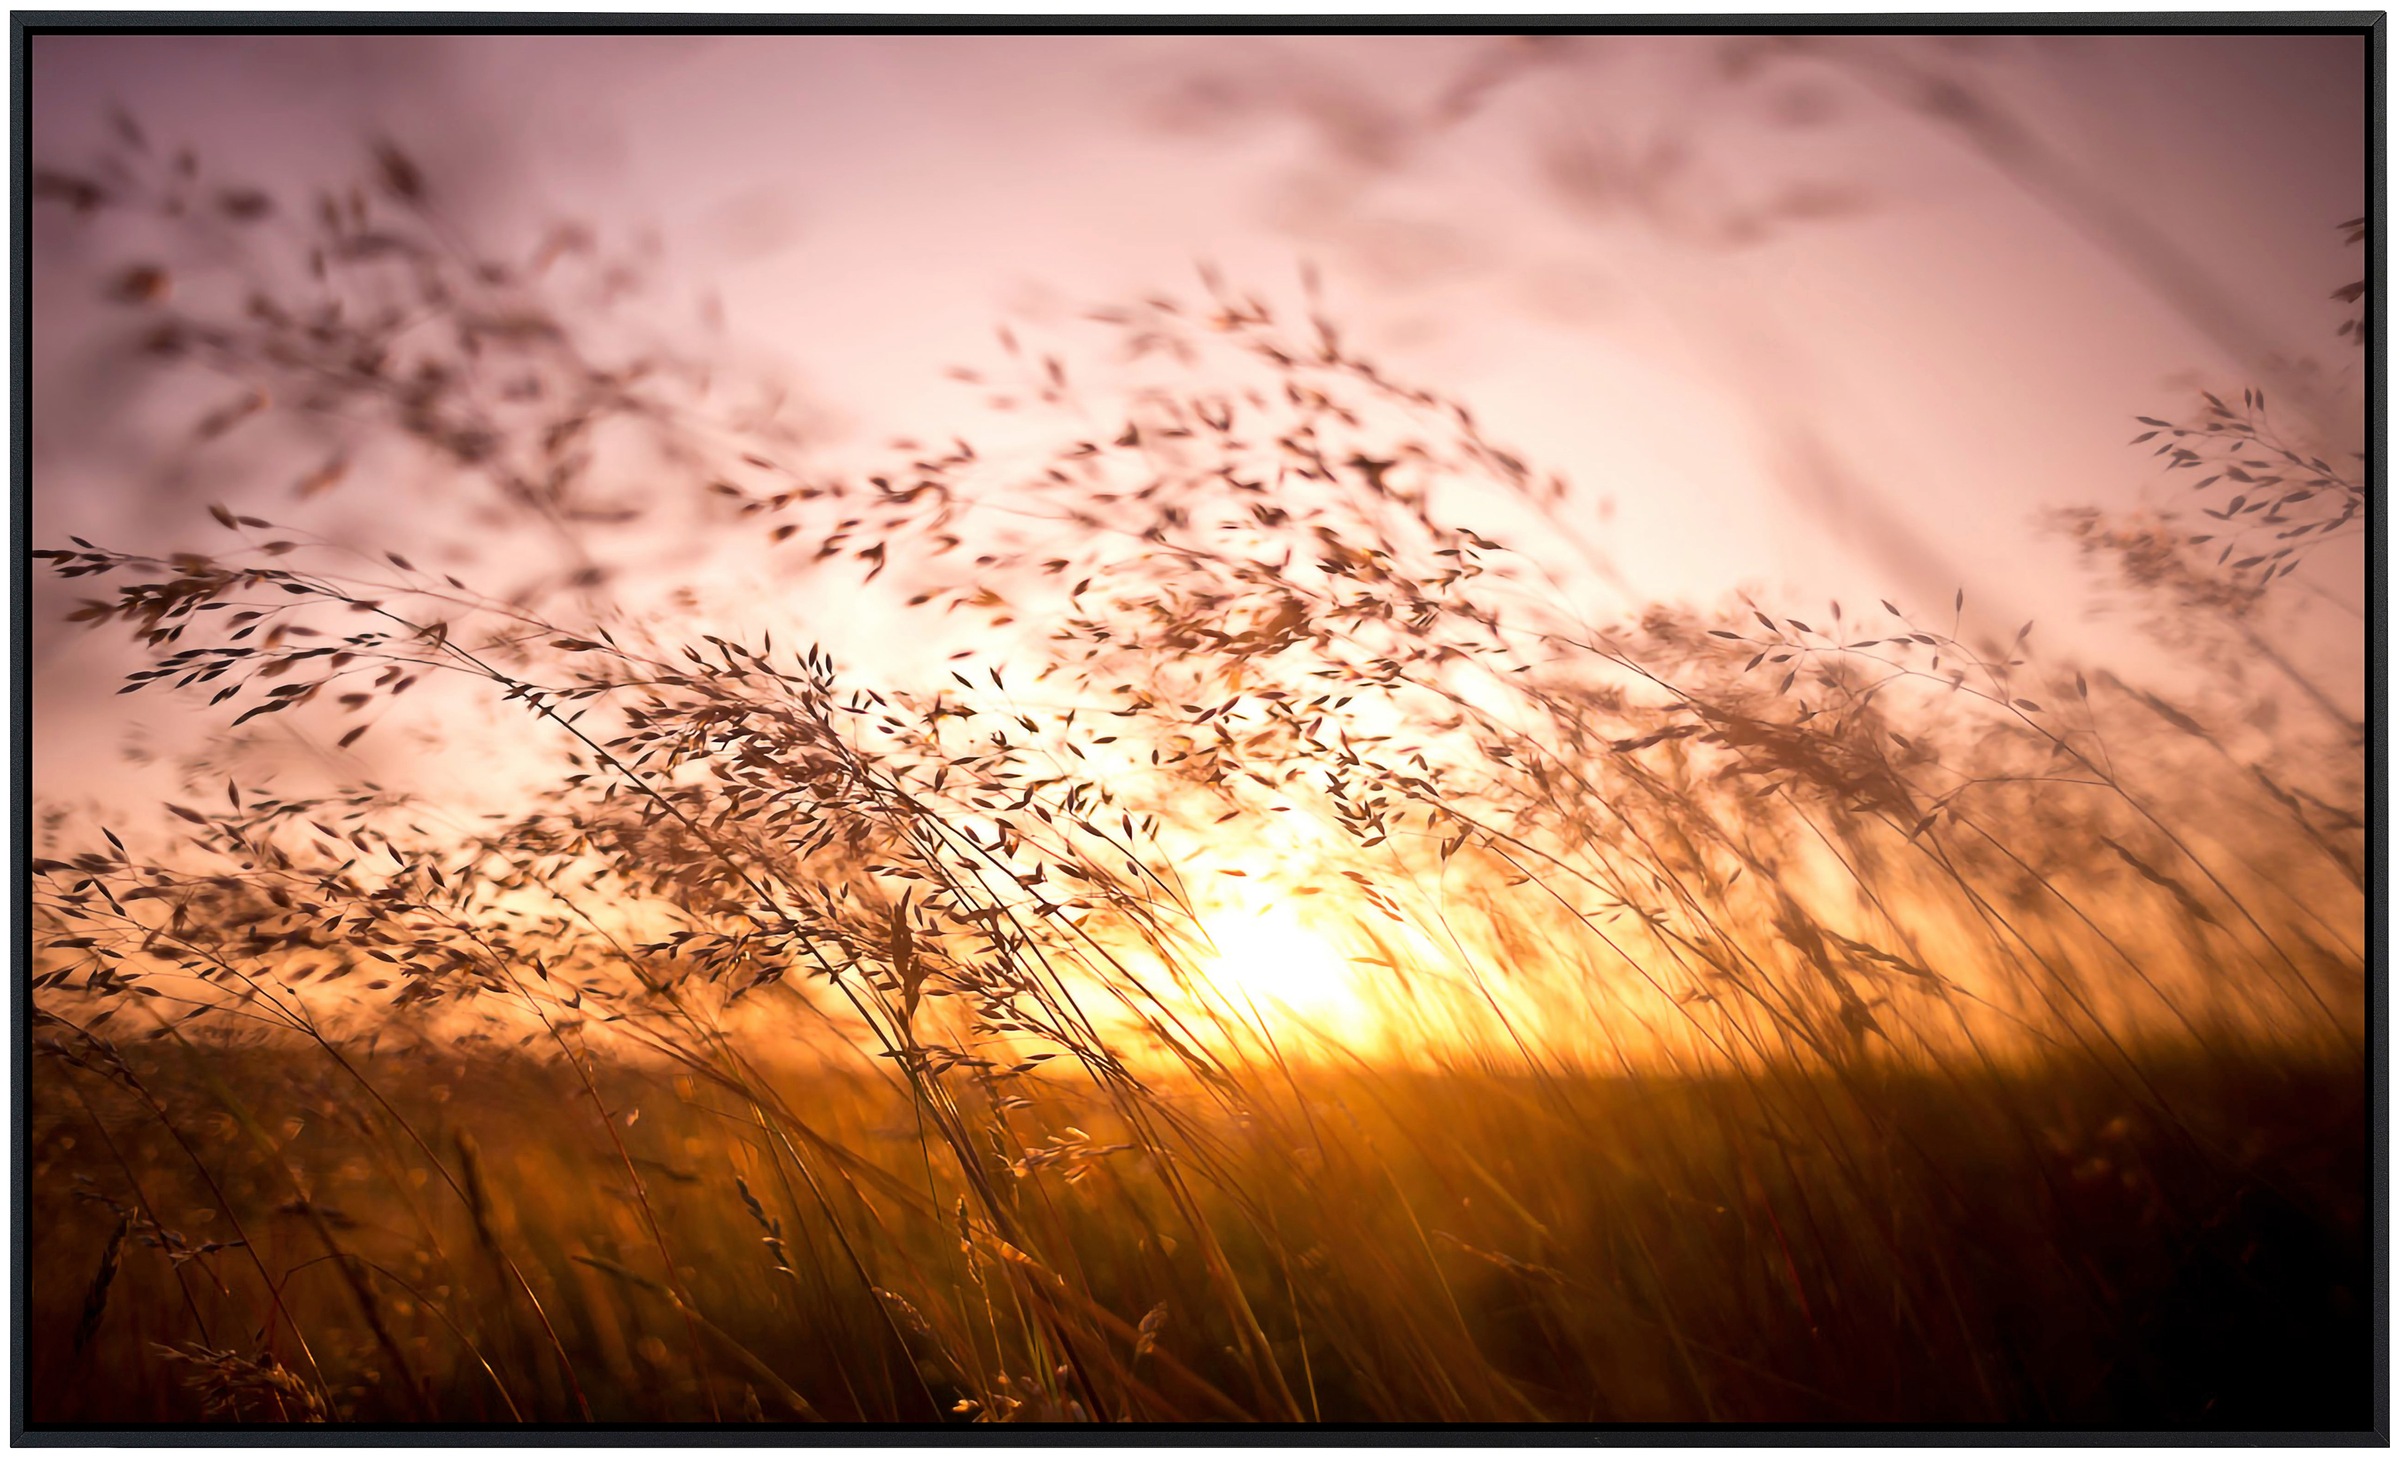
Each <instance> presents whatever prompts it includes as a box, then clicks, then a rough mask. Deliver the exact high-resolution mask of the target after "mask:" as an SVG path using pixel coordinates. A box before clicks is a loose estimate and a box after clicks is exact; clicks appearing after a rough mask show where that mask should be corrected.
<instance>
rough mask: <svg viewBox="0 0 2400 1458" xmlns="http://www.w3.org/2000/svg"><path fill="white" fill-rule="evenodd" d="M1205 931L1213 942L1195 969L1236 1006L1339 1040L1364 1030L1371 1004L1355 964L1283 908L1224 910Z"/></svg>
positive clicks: (1370, 1016) (1369, 1023) (1347, 1039)
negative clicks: (1212, 947)
mask: <svg viewBox="0 0 2400 1458" xmlns="http://www.w3.org/2000/svg"><path fill="white" fill-rule="evenodd" d="M1208 934H1209V937H1210V939H1211V940H1212V941H1214V942H1215V943H1216V950H1215V952H1214V954H1213V955H1211V956H1209V957H1208V958H1207V959H1206V960H1205V961H1204V962H1203V964H1202V968H1201V970H1202V972H1203V973H1204V975H1206V976H1207V978H1208V979H1209V981H1210V983H1211V984H1213V986H1214V987H1215V989H1216V991H1217V993H1218V995H1220V996H1222V997H1223V998H1225V1000H1226V1001H1228V1002H1230V1003H1232V1004H1234V1005H1235V1006H1236V1007H1242V1008H1246V1009H1248V1010H1250V1011H1253V1012H1256V1013H1257V1014H1258V1015H1259V1016H1260V1017H1261V1018H1262V1019H1271V1020H1272V1021H1273V1022H1276V1023H1292V1024H1298V1025H1299V1026H1301V1027H1304V1028H1306V1029H1308V1030H1309V1031H1311V1032H1314V1033H1317V1034H1321V1035H1323V1036H1326V1037H1329V1038H1333V1039H1335V1040H1337V1041H1341V1042H1344V1043H1355V1042H1357V1041H1358V1040H1359V1039H1360V1037H1361V1036H1362V1035H1365V1034H1367V1033H1369V1032H1371V1031H1372V1029H1373V1026H1374V1022H1375V1010H1374V1007H1373V1005H1372V1004H1371V1003H1370V1001H1369V1000H1368V998H1367V996H1366V989H1365V987H1364V985H1363V984H1362V983H1361V981H1360V978H1359V972H1358V970H1357V969H1356V968H1355V967H1353V966H1352V965H1351V963H1350V961H1349V959H1348V958H1347V957H1345V956H1344V955H1343V953H1342V951H1341V949H1340V948H1339V947H1338V946H1336V945H1335V944H1334V942H1333V941H1332V940H1331V939H1329V938H1328V937H1326V936H1325V935H1323V934H1321V933H1319V932H1318V931H1317V930H1315V929H1313V928H1311V927H1310V926H1308V925H1307V924H1306V923H1305V922H1303V921H1302V920H1301V919H1300V918H1299V917H1298V916H1296V915H1294V914H1293V913H1292V912H1291V911H1290V910H1289V909H1287V908H1285V907H1281V906H1270V907H1266V908H1263V909H1250V908H1241V909H1236V910H1232V911H1229V912H1226V913H1223V914H1221V915H1219V916H1217V917H1216V918H1214V919H1212V920H1211V921H1210V922H1209V924H1208Z"/></svg>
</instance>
